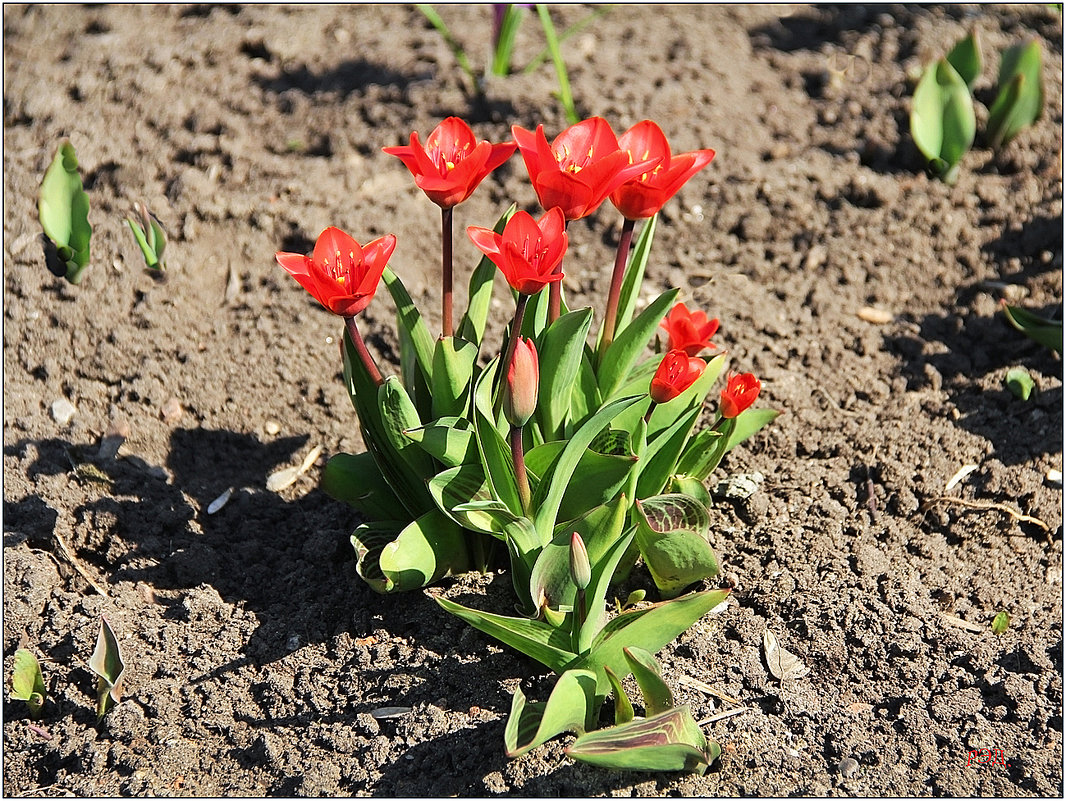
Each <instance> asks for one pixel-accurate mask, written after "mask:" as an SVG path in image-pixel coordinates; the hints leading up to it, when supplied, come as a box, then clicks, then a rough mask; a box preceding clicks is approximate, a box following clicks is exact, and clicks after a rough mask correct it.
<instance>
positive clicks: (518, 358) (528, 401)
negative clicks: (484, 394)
mask: <svg viewBox="0 0 1066 801" xmlns="http://www.w3.org/2000/svg"><path fill="white" fill-rule="evenodd" d="M539 385H540V366H539V364H538V362H537V349H536V348H535V347H534V346H533V342H532V341H531V340H528V339H525V338H524V337H519V338H518V341H517V342H516V343H515V349H514V356H512V357H511V363H510V364H509V365H508V367H507V380H506V381H505V382H504V386H503V412H504V414H505V415H506V416H507V422H508V423H510V424H511V425H513V426H518V427H519V428H520V427H522V426H524V425H525V424H526V421H527V420H529V418H530V417H532V416H533V412H535V411H536V410H537V393H538V389H539Z"/></svg>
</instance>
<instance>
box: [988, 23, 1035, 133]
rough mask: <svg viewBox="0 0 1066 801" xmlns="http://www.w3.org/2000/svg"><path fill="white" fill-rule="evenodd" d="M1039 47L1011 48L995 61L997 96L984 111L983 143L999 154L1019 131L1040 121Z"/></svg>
mask: <svg viewBox="0 0 1066 801" xmlns="http://www.w3.org/2000/svg"><path fill="white" fill-rule="evenodd" d="M1040 62H1041V59H1040V43H1039V42H1037V41H1035V40H1034V41H1032V42H1029V44H1025V45H1015V46H1014V47H1009V48H1007V49H1006V50H1004V51H1003V55H1002V56H1001V57H1000V61H999V80H998V82H997V84H998V93H997V94H996V99H995V101H994V102H993V103H992V107H991V108H990V109H989V110H988V124H987V126H986V127H985V140H986V141H987V142H988V144H989V146H990V147H992V148H993V149H995V150H1002V149H1003V148H1004V147H1006V146H1007V144H1008V143H1009V142H1010V140H1011V139H1013V138H1014V137H1015V136H1017V135H1018V134H1019V133H1021V131H1022V130H1023V129H1025V128H1027V127H1028V126H1030V125H1032V124H1033V123H1034V122H1036V121H1037V120H1038V119H1039V118H1040V114H1041V113H1042V112H1043V110H1044V82H1043V76H1042V70H1041V63H1040Z"/></svg>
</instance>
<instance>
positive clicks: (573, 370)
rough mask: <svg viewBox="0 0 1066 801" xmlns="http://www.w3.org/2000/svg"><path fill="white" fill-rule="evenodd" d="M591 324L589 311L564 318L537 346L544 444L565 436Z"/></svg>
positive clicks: (553, 326)
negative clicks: (572, 396) (571, 400)
mask: <svg viewBox="0 0 1066 801" xmlns="http://www.w3.org/2000/svg"><path fill="white" fill-rule="evenodd" d="M591 324H592V309H591V308H586V309H581V310H579V311H573V312H570V313H569V314H564V315H562V316H561V317H559V319H558V320H556V321H555V322H554V323H552V324H551V325H550V326H548V329H547V330H546V331H545V332H544V334H543V335H542V336H541V338H540V341H539V342H538V343H537V355H538V362H539V364H540V402H539V404H538V405H537V416H538V418H539V421H540V429H541V432H542V433H543V435H544V439H545V440H553V439H561V438H562V437H563V435H564V426H565V424H566V420H567V415H568V414H569V412H570V398H571V395H572V394H573V388H574V382H575V381H576V379H577V376H578V373H579V371H580V369H581V358H582V356H583V355H584V353H585V338H586V337H587V336H588V332H589V326H590V325H591Z"/></svg>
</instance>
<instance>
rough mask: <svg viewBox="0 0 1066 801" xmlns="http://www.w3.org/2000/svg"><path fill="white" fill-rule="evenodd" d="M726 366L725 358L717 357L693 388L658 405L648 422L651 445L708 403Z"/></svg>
mask: <svg viewBox="0 0 1066 801" xmlns="http://www.w3.org/2000/svg"><path fill="white" fill-rule="evenodd" d="M724 366H725V356H715V357H714V358H713V359H711V360H710V361H709V362H707V368H706V369H705V370H704V371H703V374H702V375H701V376H700V377H699V378H697V379H696V380H695V381H694V382H692V386H690V387H689V388H688V389H686V390H685V391H684V392H682V393H681V394H680V395H678V396H677V397H676V398H674V399H673V400H672V401H667V402H666V403H659V404H656V406H655V411H654V412H652V414H651V420H649V421H648V442H649V443H650V442H652V441H654V440H655V438H656V437H658V436H659V434H660V433H661V432H662V431H665V430H667V429H668V428H670V427H671V426H673V424H674V421H676V420H677V419H678V418H679V417H681V416H682V415H683V414H684V413H685V412H686V411H687V410H689V409H692V408H696V407H699V408H703V404H704V403H705V402H706V401H707V396H708V395H709V394H710V392H711V389H712V388H713V386H714V382H715V381H717V380H718V376H719V375H721V373H722V368H723V367H724ZM648 384H649V387H650V385H651V382H650V381H649V382H648ZM644 391H645V392H647V391H648V388H647V387H646V388H645V390H644Z"/></svg>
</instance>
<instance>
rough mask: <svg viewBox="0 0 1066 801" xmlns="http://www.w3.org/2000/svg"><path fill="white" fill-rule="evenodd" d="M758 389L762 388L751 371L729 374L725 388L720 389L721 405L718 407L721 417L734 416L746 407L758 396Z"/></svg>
mask: <svg viewBox="0 0 1066 801" xmlns="http://www.w3.org/2000/svg"><path fill="white" fill-rule="evenodd" d="M760 389H762V384H760V383H759V379H757V378H756V377H755V376H754V375H752V374H751V373H744V374H743V375H732V376H730V377H729V381H728V382H727V383H726V388H725V389H723V390H722V405H721V407H720V411H721V413H722V417H725V418H732V417H736V416H737V415H738V414H740V413H741V412H742V411H744V410H745V409H747V408H748V407H749V406H751V405H752V404H753V403H755V399H756V398H757V397H759V390H760Z"/></svg>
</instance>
